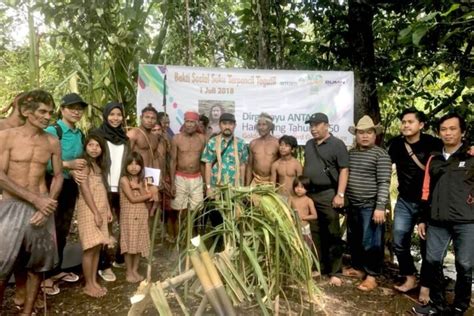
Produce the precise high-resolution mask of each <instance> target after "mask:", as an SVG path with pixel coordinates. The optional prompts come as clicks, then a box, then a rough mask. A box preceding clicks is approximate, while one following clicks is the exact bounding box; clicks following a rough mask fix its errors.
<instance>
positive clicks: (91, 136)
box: [82, 133, 110, 189]
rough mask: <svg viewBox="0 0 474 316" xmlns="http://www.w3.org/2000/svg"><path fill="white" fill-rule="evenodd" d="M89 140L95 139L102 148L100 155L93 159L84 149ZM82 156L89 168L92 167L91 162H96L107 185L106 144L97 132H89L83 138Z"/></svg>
mask: <svg viewBox="0 0 474 316" xmlns="http://www.w3.org/2000/svg"><path fill="white" fill-rule="evenodd" d="M91 140H95V141H96V142H97V143H98V144H99V146H100V149H101V150H102V153H101V154H100V156H99V157H97V158H95V159H94V158H92V157H90V156H89V155H88V154H87V151H86V147H87V144H89V142H90V141H91ZM82 158H84V159H85V160H86V162H87V166H88V167H89V168H92V163H93V162H95V163H96V165H97V166H98V167H99V169H100V171H101V173H102V178H103V182H104V185H105V186H106V187H107V185H108V184H107V183H108V181H107V178H108V175H109V174H108V172H109V169H110V168H109V163H108V161H109V159H108V158H107V146H106V144H105V140H104V139H103V138H102V136H100V135H99V134H97V133H90V134H89V135H87V137H86V139H85V140H84V152H83V153H82ZM107 189H108V188H107Z"/></svg>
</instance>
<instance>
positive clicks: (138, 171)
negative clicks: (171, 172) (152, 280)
mask: <svg viewBox="0 0 474 316" xmlns="http://www.w3.org/2000/svg"><path fill="white" fill-rule="evenodd" d="M145 185H146V183H145V167H144V163H143V157H142V156H141V155H140V154H139V153H137V152H131V153H130V154H129V155H128V156H127V157H126V159H125V164H124V166H123V170H122V177H121V178H120V208H121V217H120V248H121V249H122V253H123V254H125V266H126V268H127V272H126V279H127V281H128V282H130V283H136V282H140V281H142V280H143V276H142V275H140V274H139V273H138V266H139V263H140V255H141V256H143V257H145V256H147V255H148V252H149V251H150V236H149V233H148V217H149V212H148V207H147V205H146V203H145V202H147V201H151V199H152V197H153V193H152V192H151V191H148V190H147V187H146V186H145ZM152 188H154V187H152V186H151V187H150V189H152Z"/></svg>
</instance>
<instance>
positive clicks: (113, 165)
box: [91, 102, 130, 282]
mask: <svg viewBox="0 0 474 316" xmlns="http://www.w3.org/2000/svg"><path fill="white" fill-rule="evenodd" d="M102 117H103V122H102V125H101V126H100V127H98V128H97V129H95V130H93V131H92V132H91V133H95V134H98V135H100V136H102V137H103V138H104V139H105V140H106V143H107V146H106V147H107V158H108V166H109V170H108V171H109V172H108V179H107V185H108V188H107V189H108V198H109V204H110V208H111V209H112V210H113V212H115V215H116V216H117V221H120V195H119V189H118V186H119V180H120V172H121V170H122V165H123V163H124V159H125V157H127V154H128V152H129V151H130V146H129V141H128V137H127V134H126V131H125V128H124V118H125V113H124V109H123V105H122V104H121V103H118V102H110V103H108V104H107V105H106V106H105V107H104V111H103V114H102ZM108 259H109V258H108V256H107V255H106V253H105V251H102V253H101V258H100V266H99V271H98V272H99V275H100V276H101V277H102V279H104V280H105V281H107V282H113V281H115V280H116V276H115V274H114V272H113V271H112V269H111V264H110V261H109V260H108ZM123 262H124V259H123V255H121V253H120V246H119V245H118V243H117V251H116V254H115V261H114V263H113V265H114V266H123Z"/></svg>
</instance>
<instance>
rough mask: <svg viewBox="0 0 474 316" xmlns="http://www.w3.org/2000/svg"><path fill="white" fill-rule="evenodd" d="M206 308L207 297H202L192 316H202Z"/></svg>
mask: <svg viewBox="0 0 474 316" xmlns="http://www.w3.org/2000/svg"><path fill="white" fill-rule="evenodd" d="M206 306H207V296H206V295H204V296H203V298H202V301H201V303H200V304H199V307H198V309H197V311H196V314H194V316H202V314H204V312H205V311H206Z"/></svg>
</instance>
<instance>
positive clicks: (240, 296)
mask: <svg viewBox="0 0 474 316" xmlns="http://www.w3.org/2000/svg"><path fill="white" fill-rule="evenodd" d="M216 266H217V269H218V270H219V272H220V274H221V275H222V277H223V278H224V280H225V284H226V285H227V286H228V287H229V288H230V289H231V291H230V292H231V293H233V295H234V297H235V300H234V304H239V303H242V302H243V301H244V300H245V296H244V293H243V292H242V290H241V289H240V287H239V284H238V283H237V282H236V281H235V280H234V279H233V277H232V274H231V273H230V271H228V270H227V268H226V266H225V264H224V263H223V262H222V260H220V259H219V260H216Z"/></svg>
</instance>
